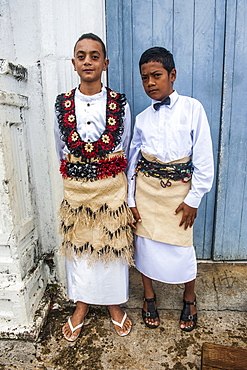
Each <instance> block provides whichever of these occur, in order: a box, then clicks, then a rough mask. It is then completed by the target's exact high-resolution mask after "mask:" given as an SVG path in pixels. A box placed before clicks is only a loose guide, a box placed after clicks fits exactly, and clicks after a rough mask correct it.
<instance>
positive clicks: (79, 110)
mask: <svg viewBox="0 0 247 370" xmlns="http://www.w3.org/2000/svg"><path fill="white" fill-rule="evenodd" d="M106 98H107V91H106V88H105V87H104V86H103V87H102V90H101V92H100V93H98V94H95V95H84V94H82V93H81V92H80V90H79V89H78V88H76V91H75V114H76V122H77V125H76V127H77V131H78V133H79V135H80V137H81V139H82V140H83V141H88V139H89V140H90V141H91V142H94V141H97V140H98V139H99V138H100V136H101V135H102V133H103V132H104V130H105V127H106ZM123 125H124V132H123V135H122V138H121V142H120V143H119V144H118V145H117V147H116V148H115V149H114V152H117V151H119V150H124V151H125V153H126V155H128V149H129V141H130V135H131V116H130V108H129V104H128V103H126V105H125V115H124V117H123ZM54 134H55V141H56V149H57V155H58V158H59V160H60V159H64V158H65V156H66V154H68V153H69V150H68V148H67V146H66V144H65V142H64V141H62V140H61V138H60V136H61V133H60V130H59V126H58V120H57V117H56V114H55V124H54Z"/></svg>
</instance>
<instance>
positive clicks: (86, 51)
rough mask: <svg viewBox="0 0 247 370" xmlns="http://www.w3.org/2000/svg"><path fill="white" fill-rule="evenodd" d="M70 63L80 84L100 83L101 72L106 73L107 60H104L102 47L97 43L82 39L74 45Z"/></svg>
mask: <svg viewBox="0 0 247 370" xmlns="http://www.w3.org/2000/svg"><path fill="white" fill-rule="evenodd" d="M72 63H73V65H74V70H75V71H76V72H77V73H78V75H79V76H80V79H81V82H84V83H92V82H101V75H102V72H103V71H106V69H107V67H108V64H109V60H108V59H105V58H104V53H103V50H102V46H101V44H100V43H99V42H98V41H95V40H91V39H84V40H81V41H79V42H78V43H77V44H76V48H75V55H74V58H73V59H72Z"/></svg>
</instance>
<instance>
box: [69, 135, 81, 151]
mask: <svg viewBox="0 0 247 370" xmlns="http://www.w3.org/2000/svg"><path fill="white" fill-rule="evenodd" d="M68 144H69V146H70V147H71V148H72V149H75V148H78V146H80V145H81V144H82V142H81V140H80V136H79V134H78V132H77V131H76V130H72V131H71V133H70V134H69V137H68Z"/></svg>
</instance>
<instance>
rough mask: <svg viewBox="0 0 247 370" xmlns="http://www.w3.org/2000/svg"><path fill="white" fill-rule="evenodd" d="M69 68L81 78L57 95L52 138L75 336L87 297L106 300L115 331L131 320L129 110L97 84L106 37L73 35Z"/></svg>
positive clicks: (70, 330) (69, 326)
mask: <svg viewBox="0 0 247 370" xmlns="http://www.w3.org/2000/svg"><path fill="white" fill-rule="evenodd" d="M72 63H73V66H74V70H75V71H76V72H77V73H78V75H79V77H80V85H79V87H78V88H76V89H73V90H71V91H69V92H67V93H65V94H61V95H59V96H58V97H57V100H56V104H55V110H56V119H55V139H56V146H57V153H58V156H59V159H60V160H61V167H60V171H61V174H62V176H63V178H64V200H63V202H62V206H61V211H60V214H61V231H62V234H63V244H62V249H63V251H64V253H65V255H66V257H67V258H66V273H67V286H68V296H69V298H70V299H72V300H74V302H76V310H75V312H74V314H73V316H72V317H71V318H69V320H68V322H67V323H66V324H65V325H64V327H63V334H64V337H65V338H66V339H67V340H69V341H74V340H76V339H77V337H78V335H79V333H80V331H81V327H82V325H83V321H84V317H85V316H86V314H87V312H88V305H89V304H96V305H107V306H108V307H109V311H110V315H111V318H112V321H113V323H114V325H115V329H116V331H117V333H118V334H119V335H121V336H123V335H127V334H128V333H129V332H130V330H131V326H132V322H131V321H130V319H129V318H128V317H127V315H126V314H125V313H124V312H123V311H122V309H121V308H120V307H119V304H121V303H123V302H126V301H127V300H128V264H131V263H132V233H131V228H130V226H129V223H130V222H132V221H133V216H132V214H131V211H130V210H129V208H128V206H127V203H126V201H127V179H126V176H125V172H124V171H125V169H126V165H127V160H126V153H127V151H128V146H129V140H130V127H131V122H130V110H129V105H128V103H127V102H126V99H125V96H124V95H123V94H119V93H116V92H114V91H112V90H111V89H109V88H107V87H104V86H102V83H101V75H102V72H103V71H105V70H106V69H107V67H108V64H109V60H108V59H106V50H105V45H104V43H103V42H102V40H101V39H100V38H99V37H98V36H96V35H94V34H91V33H90V34H84V35H82V36H81V37H80V38H79V39H78V41H77V42H76V45H75V48H74V58H73V59H72Z"/></svg>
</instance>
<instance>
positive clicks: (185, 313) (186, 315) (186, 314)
mask: <svg viewBox="0 0 247 370" xmlns="http://www.w3.org/2000/svg"><path fill="white" fill-rule="evenodd" d="M183 302H184V307H183V309H182V312H181V316H180V321H185V322H189V321H193V323H194V325H193V326H190V327H188V328H181V327H180V329H181V330H183V331H187V332H189V331H192V330H193V329H195V327H196V323H197V313H195V314H194V315H191V314H190V306H196V300H195V301H194V302H188V301H185V300H183Z"/></svg>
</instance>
